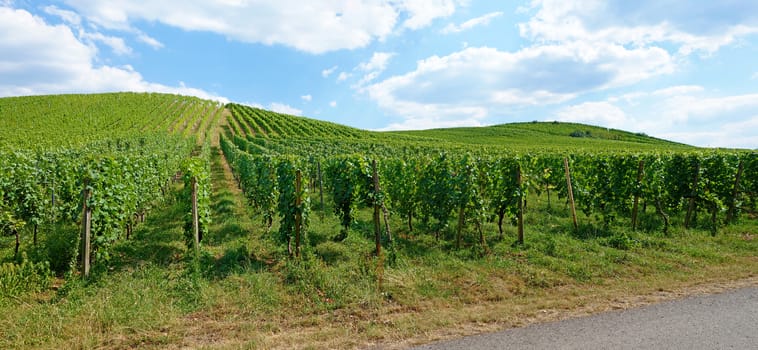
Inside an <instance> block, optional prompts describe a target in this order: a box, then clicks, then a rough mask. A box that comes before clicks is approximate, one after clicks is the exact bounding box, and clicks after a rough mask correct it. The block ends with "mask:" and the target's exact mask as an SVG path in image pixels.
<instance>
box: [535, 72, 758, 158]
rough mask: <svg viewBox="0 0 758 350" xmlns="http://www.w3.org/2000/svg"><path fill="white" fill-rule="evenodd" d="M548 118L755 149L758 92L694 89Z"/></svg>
mask: <svg viewBox="0 0 758 350" xmlns="http://www.w3.org/2000/svg"><path fill="white" fill-rule="evenodd" d="M553 118H554V119H556V120H560V121H570V122H578V123H586V124H593V125H599V126H605V127H611V128H617V129H623V130H629V131H640V132H645V133H647V134H649V135H652V136H656V137H660V138H664V139H669V140H674V141H678V142H682V143H687V144H691V145H697V146H707V147H737V148H755V147H758V132H756V130H758V94H743V95H726V96H719V95H717V94H715V93H714V92H712V91H708V90H707V89H705V88H703V87H701V86H695V85H683V86H673V87H668V88H664V89H659V90H655V91H652V92H635V93H630V94H626V96H623V97H611V98H608V99H607V100H605V101H591V102H583V103H579V104H575V105H569V106H566V107H562V108H560V109H558V110H557V111H556V112H555V113H554V115H553ZM548 119H550V118H548Z"/></svg>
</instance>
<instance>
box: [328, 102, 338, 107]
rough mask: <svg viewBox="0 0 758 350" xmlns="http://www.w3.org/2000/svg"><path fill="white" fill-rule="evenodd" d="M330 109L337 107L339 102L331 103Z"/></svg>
mask: <svg viewBox="0 0 758 350" xmlns="http://www.w3.org/2000/svg"><path fill="white" fill-rule="evenodd" d="M329 107H332V108H334V107H337V101H331V102H329Z"/></svg>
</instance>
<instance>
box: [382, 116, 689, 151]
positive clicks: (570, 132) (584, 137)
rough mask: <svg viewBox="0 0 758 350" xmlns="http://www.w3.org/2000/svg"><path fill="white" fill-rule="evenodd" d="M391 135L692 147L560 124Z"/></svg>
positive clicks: (522, 143) (569, 145)
mask: <svg viewBox="0 0 758 350" xmlns="http://www.w3.org/2000/svg"><path fill="white" fill-rule="evenodd" d="M391 134H397V135H411V136H420V137H427V138H433V139H442V140H448V141H452V142H457V143H468V144H474V145H499V146H503V145H505V146H508V147H513V148H529V147H539V148H554V149H576V148H590V149H622V150H653V149H655V150H661V149H692V148H693V147H692V146H688V145H685V144H681V143H676V142H672V141H667V140H662V139H657V138H653V137H650V136H647V135H645V134H639V133H637V134H635V133H631V132H627V131H622V130H616V129H608V128H603V127H597V126H591V125H586V124H577V123H563V122H528V123H509V124H501V125H494V126H487V127H463V128H447V129H430V130H418V131H398V132H391Z"/></svg>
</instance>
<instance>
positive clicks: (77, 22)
mask: <svg viewBox="0 0 758 350" xmlns="http://www.w3.org/2000/svg"><path fill="white" fill-rule="evenodd" d="M43 10H44V11H45V13H47V14H50V15H54V16H58V17H60V18H61V19H62V20H63V21H64V22H66V23H68V24H70V25H73V26H74V27H77V28H78V27H80V26H81V25H82V18H81V16H79V15H78V14H77V13H76V12H73V11H68V10H63V9H60V8H58V7H57V6H53V5H49V6H45V7H44V8H43Z"/></svg>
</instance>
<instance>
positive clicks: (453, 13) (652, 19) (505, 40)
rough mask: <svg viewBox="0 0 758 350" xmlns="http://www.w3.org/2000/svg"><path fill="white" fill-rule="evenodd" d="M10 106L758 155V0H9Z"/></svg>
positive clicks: (5, 40)
mask: <svg viewBox="0 0 758 350" xmlns="http://www.w3.org/2000/svg"><path fill="white" fill-rule="evenodd" d="M0 34H2V35H1V36H0V96H18V95H33V94H55V93H79V92H105V91H159V92H172V93H181V94H189V95H196V96H200V97H204V98H210V99H215V100H220V101H234V102H239V103H245V104H250V105H255V106H260V107H263V108H267V109H273V110H277V111H281V112H285V113H290V114H297V115H304V116H308V117H313V118H317V119H322V120H329V121H334V122H338V123H342V124H346V125H350V126H355V127H359V128H364V129H372V130H397V129H424V128H435V127H451V126H476V125H492V124H500V123H508V122H517V121H532V120H545V121H552V120H560V121H573V122H582V123H589V124H595V125H601V126H606V127H612V128H618V129H624V130H629V131H634V132H644V133H647V134H649V135H652V136H657V137H662V138H667V139H672V140H676V141H680V142H685V143H689V144H694V145H699V146H711V147H743V148H758V2H756V1H754V0H743V1H737V0H724V1H705V0H702V1H699V0H696V1H675V0H640V1H627V0H610V1H595V0H582V1H580V0H563V1H558V0H533V1H490V0H487V1H485V0H311V1H300V0H298V1H295V0H279V1H273V0H271V1H266V0H215V1H212V0H182V1H178V0H163V1H131V0H111V1H98V0H62V1H23V0H0Z"/></svg>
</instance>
